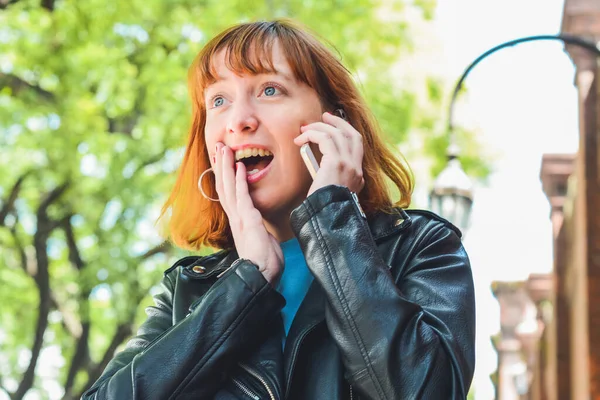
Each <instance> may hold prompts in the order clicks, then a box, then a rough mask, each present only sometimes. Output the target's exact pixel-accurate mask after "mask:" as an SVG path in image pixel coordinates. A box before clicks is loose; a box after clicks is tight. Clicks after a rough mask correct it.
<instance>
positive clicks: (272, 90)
mask: <svg viewBox="0 0 600 400" xmlns="http://www.w3.org/2000/svg"><path fill="white" fill-rule="evenodd" d="M276 93H277V88H275V87H274V86H267V87H266V88H265V95H266V96H274V95H275V94H276Z"/></svg>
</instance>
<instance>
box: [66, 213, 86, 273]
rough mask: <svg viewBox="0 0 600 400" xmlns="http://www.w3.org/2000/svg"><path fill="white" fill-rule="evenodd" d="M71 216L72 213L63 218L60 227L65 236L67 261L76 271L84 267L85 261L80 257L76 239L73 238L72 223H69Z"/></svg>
mask: <svg viewBox="0 0 600 400" xmlns="http://www.w3.org/2000/svg"><path fill="white" fill-rule="evenodd" d="M71 217H72V215H69V216H67V217H65V219H63V223H62V227H63V230H64V231H65V236H66V238H67V247H68V248H69V261H70V262H71V264H73V266H74V267H75V268H76V269H77V270H78V271H81V270H82V269H83V267H85V262H84V261H83V259H82V258H81V252H80V251H79V248H78V247H77V241H76V240H75V234H74V233H73V225H71Z"/></svg>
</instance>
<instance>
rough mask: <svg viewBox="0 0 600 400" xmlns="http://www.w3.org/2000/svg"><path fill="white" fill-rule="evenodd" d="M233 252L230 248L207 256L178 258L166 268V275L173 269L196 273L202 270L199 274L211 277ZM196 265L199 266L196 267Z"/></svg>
mask: <svg viewBox="0 0 600 400" xmlns="http://www.w3.org/2000/svg"><path fill="white" fill-rule="evenodd" d="M230 253H231V251H229V250H221V251H218V252H216V253H213V254H210V255H207V256H187V257H183V258H181V259H179V260H177V261H176V262H175V263H174V264H173V265H172V266H171V267H170V268H169V269H167V270H165V272H164V275H165V276H167V275H169V274H171V273H173V271H177V270H180V271H181V272H184V273H186V272H187V273H194V274H198V273H197V272H194V271H201V273H200V274H199V275H204V276H206V277H210V276H212V275H214V273H215V272H217V271H220V270H221V268H219V267H220V265H221V264H222V262H223V261H224V260H225V259H226V258H227V256H228V255H229V254H230ZM194 267H199V268H196V269H194Z"/></svg>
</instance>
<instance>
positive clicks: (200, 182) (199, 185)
mask: <svg viewBox="0 0 600 400" xmlns="http://www.w3.org/2000/svg"><path fill="white" fill-rule="evenodd" d="M212 170H213V169H212V168H209V169H207V170H206V171H204V172H203V173H202V174H200V178H199V179H198V189H200V193H202V196H203V197H204V198H205V199H206V200H210V201H219V199H213V198H212V197H209V196H208V195H207V194H206V193H204V189H202V178H204V175H205V174H206V173H207V172H210V171H212Z"/></svg>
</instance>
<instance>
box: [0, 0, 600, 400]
mask: <svg viewBox="0 0 600 400" xmlns="http://www.w3.org/2000/svg"><path fill="white" fill-rule="evenodd" d="M250 4H251V3H249V2H243V1H239V0H218V1H217V0H204V1H192V0H144V1H142V0H131V1H128V2H105V1H99V0H85V1H75V0H36V1H32V0H0V400H5V399H10V400H21V399H29V400H31V399H65V400H69V399H76V398H79V397H80V396H81V393H82V391H83V390H85V389H86V388H87V387H89V386H90V385H91V384H92V383H93V382H94V381H95V379H97V377H98V376H99V374H100V373H101V372H102V370H103V368H104V367H105V366H106V364H107V362H108V361H109V360H110V359H111V358H112V356H113V355H114V352H115V351H118V350H119V348H120V347H121V346H122V345H123V344H124V343H125V342H126V340H127V338H128V337H129V336H130V335H131V334H132V333H133V332H135V330H136V327H137V326H138V325H139V323H140V322H141V321H143V320H144V318H145V314H144V308H145V307H146V306H148V305H150V304H151V303H152V300H151V296H152V294H153V293H155V292H156V290H158V289H157V284H158V283H159V282H160V279H161V276H162V273H163V271H164V270H165V269H167V268H168V267H169V266H170V265H171V263H172V262H174V261H175V260H176V259H178V258H180V257H181V256H184V255H186V254H187V253H185V252H183V251H181V250H178V249H175V248H173V247H172V246H170V245H169V244H168V243H166V242H164V240H163V239H162V238H161V237H160V236H159V234H158V228H157V227H156V226H155V220H156V218H157V216H158V213H159V210H160V207H161V205H162V203H163V202H164V201H165V199H166V194H167V193H168V191H169V189H170V186H171V185H172V184H173V182H174V173H175V171H176V169H177V167H178V164H179V162H180V160H181V157H182V154H183V147H182V146H183V144H184V142H185V139H186V135H187V128H188V122H189V114H190V113H189V109H190V107H189V103H188V100H187V88H186V80H187V76H186V73H187V67H188V66H189V65H190V63H191V62H192V60H193V58H194V56H195V55H196V54H197V52H198V51H199V50H200V48H201V47H202V45H203V44H204V43H205V42H206V41H207V40H208V39H210V38H211V37H212V36H214V35H215V34H216V33H218V32H220V31H221V30H222V29H224V28H225V27H227V26H229V25H231V24H234V23H237V22H241V21H250V20H256V19H270V18H274V17H292V18H294V19H297V20H299V21H301V22H303V23H304V24H306V25H307V26H309V27H311V28H312V29H313V30H314V31H316V32H317V33H318V34H319V35H320V36H321V37H322V38H324V39H325V40H326V41H328V42H329V43H330V45H331V46H332V47H333V48H335V49H336V50H335V51H336V52H337V53H338V54H339V56H340V58H341V59H342V61H343V62H344V63H345V64H346V65H347V66H348V68H349V69H350V70H351V71H352V73H353V74H354V76H355V78H356V81H357V83H358V84H359V85H360V87H361V89H362V91H363V93H364V95H365V97H366V98H367V100H368V102H369V104H370V105H371V106H372V109H373V111H374V113H375V114H376V116H377V118H378V119H379V122H380V124H381V126H382V127H383V129H384V131H385V132H386V134H387V136H388V141H389V143H390V146H394V147H395V148H397V149H398V150H399V151H400V152H402V153H403V154H404V155H405V156H406V157H407V159H408V161H409V163H410V164H411V166H412V168H413V171H414V174H415V179H416V190H415V196H414V201H413V204H412V207H415V208H429V207H430V199H429V198H430V193H431V191H432V188H433V187H434V186H435V185H440V184H441V185H444V184H446V185H447V186H448V185H449V186H448V187H450V188H451V186H452V182H450V183H448V182H441V181H440V179H441V175H440V173H441V172H442V170H444V168H445V167H447V166H448V158H447V150H448V148H449V145H450V139H451V137H450V135H449V133H448V130H447V127H446V126H447V124H448V111H447V109H448V106H449V105H450V99H451V94H452V91H453V89H454V87H455V84H456V81H457V79H458V77H459V76H460V75H461V74H462V73H463V71H464V70H465V68H466V67H467V66H468V65H469V64H470V63H471V62H472V61H473V60H474V59H475V58H476V57H477V56H479V55H480V54H482V53H483V52H485V51H486V50H488V49H489V48H491V47H493V46H495V45H498V44H500V43H502V42H505V41H508V40H512V39H516V38H519V37H523V36H529V35H538V34H558V33H561V32H563V33H571V34H575V35H579V36H581V37H583V38H585V39H586V40H588V41H590V42H592V43H596V42H598V40H600V2H599V1H598V0H503V1H498V0H452V1H450V0H437V2H436V1H435V0H352V1H349V0H348V1H343V0H336V1H330V0H321V1H313V0H266V1H264V2H256V3H255V4H252V5H250ZM566 50H568V51H566ZM595 60H596V59H595V58H594V57H593V56H590V55H589V54H586V53H585V52H583V51H580V50H578V49H576V48H572V47H568V48H567V49H565V46H564V45H563V44H562V43H560V42H556V43H554V42H533V43H525V44H521V45H519V46H516V47H512V48H507V49H504V50H502V51H499V52H498V53H496V54H494V55H491V56H490V57H489V58H487V59H486V60H484V61H483V62H482V63H481V64H479V65H478V66H477V67H476V68H475V69H474V70H473V71H472V72H471V74H470V75H469V77H468V79H467V80H466V81H465V84H464V87H463V90H462V91H461V95H460V96H459V98H458V100H457V102H456V104H455V115H454V123H455V125H456V129H455V130H454V134H453V136H452V139H453V140H452V142H453V143H454V144H455V145H456V148H457V149H459V155H460V156H459V160H460V165H461V166H462V169H463V170H464V173H465V175H464V176H463V175H460V174H459V175H460V178H461V179H463V180H462V181H461V184H464V185H466V186H467V189H468V192H469V193H470V196H471V197H472V200H473V201H472V204H471V203H470V202H469V204H468V205H471V206H472V211H471V212H470V220H469V221H460V223H459V225H461V228H462V229H463V231H464V233H465V237H464V244H465V247H466V248H467V251H468V252H469V255H470V257H471V261H472V266H473V273H474V279H475V285H476V294H477V314H478V315H477V318H478V320H477V331H478V333H477V335H478V336H477V369H476V373H475V378H474V381H473V384H472V387H471V392H470V394H469V397H470V398H471V399H478V400H480V399H483V400H491V399H498V400H500V399H532V400H533V399H558V400H562V399H571V398H572V399H586V400H587V399H596V398H600V343H595V342H599V341H598V340H597V338H599V337H600V309H599V307H600V301H597V300H600V298H599V297H598V296H599V294H600V221H599V218H600V217H599V215H600V214H599V213H598V212H597V206H598V205H599V204H600V189H599V188H600V175H599V174H600V158H598V151H599V150H600V141H599V139H598V136H599V125H598V120H597V118H596V114H597V111H598V109H599V108H598V104H597V100H596V98H597V93H598V83H597V76H598V66H597V63H596V61H595ZM461 173H462V172H461ZM444 176H445V175H444ZM438 177H440V179H437V180H436V178H438ZM463 189H465V188H464V187H463ZM204 251H205V252H209V251H210V249H205V250H204ZM594 296H595V297H594ZM593 338H596V340H595V341H594V340H592V339H593Z"/></svg>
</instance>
